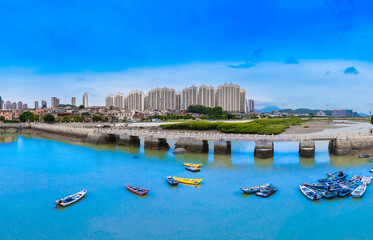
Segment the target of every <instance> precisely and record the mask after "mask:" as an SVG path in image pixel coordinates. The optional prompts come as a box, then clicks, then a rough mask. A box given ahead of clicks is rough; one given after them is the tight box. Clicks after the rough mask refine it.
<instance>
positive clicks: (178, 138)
mask: <svg viewBox="0 0 373 240" xmlns="http://www.w3.org/2000/svg"><path fill="white" fill-rule="evenodd" d="M0 132H21V133H30V134H37V135H42V136H45V137H52V138H57V139H63V140H70V141H80V142H86V143H93V144H105V143H115V144H119V145H123V146H140V138H143V139H144V148H146V149H153V150H168V149H170V145H169V142H168V140H169V139H172V140H175V149H174V152H175V153H179V154H180V153H208V152H209V146H211V144H209V142H213V148H214V153H215V154H230V152H231V142H232V141H250V142H255V150H254V155H255V156H256V157H258V158H271V157H273V154H274V142H284V141H287V142H289V141H298V142H299V155H300V156H301V157H311V158H312V157H314V155H315V149H316V147H315V141H318V140H325V141H329V151H330V152H331V153H332V154H335V155H347V154H365V153H368V154H373V134H372V133H371V132H366V133H360V132H359V133H343V134H342V133H334V134H319V135H316V134H312V135H305V134H281V135H276V136H273V135H272V136H264V135H250V134H222V133H205V132H197V133H196V132H194V133H187V132H175V131H171V132H168V131H164V130H162V131H159V130H154V129H141V130H132V129H125V128H110V127H109V128H107V127H106V128H102V127H95V126H94V125H92V124H91V125H89V126H88V127H85V126H84V125H82V124H80V125H74V124H0Z"/></svg>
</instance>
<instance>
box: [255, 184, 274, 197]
mask: <svg viewBox="0 0 373 240" xmlns="http://www.w3.org/2000/svg"><path fill="white" fill-rule="evenodd" d="M275 192H277V189H276V188H275V187H274V186H269V187H266V188H261V189H259V191H258V192H256V193H255V195H257V196H258V197H263V198H266V197H269V196H271V195H272V194H274V193H275Z"/></svg>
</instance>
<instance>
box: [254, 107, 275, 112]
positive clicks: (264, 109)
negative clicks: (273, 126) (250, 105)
mask: <svg viewBox="0 0 373 240" xmlns="http://www.w3.org/2000/svg"><path fill="white" fill-rule="evenodd" d="M279 110H280V108H279V107H277V106H268V107H265V108H261V109H255V112H261V113H270V112H272V111H279Z"/></svg>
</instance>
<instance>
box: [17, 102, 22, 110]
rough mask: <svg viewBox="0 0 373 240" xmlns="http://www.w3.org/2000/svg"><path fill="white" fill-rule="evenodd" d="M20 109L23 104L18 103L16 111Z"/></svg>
mask: <svg viewBox="0 0 373 240" xmlns="http://www.w3.org/2000/svg"><path fill="white" fill-rule="evenodd" d="M22 107H23V103H22V102H21V101H19V102H18V104H17V109H22Z"/></svg>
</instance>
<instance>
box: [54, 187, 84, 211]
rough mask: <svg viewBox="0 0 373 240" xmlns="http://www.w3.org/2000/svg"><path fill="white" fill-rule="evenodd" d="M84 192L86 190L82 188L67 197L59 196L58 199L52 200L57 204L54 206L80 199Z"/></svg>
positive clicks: (66, 204)
mask: <svg viewBox="0 0 373 240" xmlns="http://www.w3.org/2000/svg"><path fill="white" fill-rule="evenodd" d="M86 193H87V190H83V191H80V192H77V193H75V194H73V195H70V196H68V197H65V198H61V199H60V200H57V201H54V202H55V203H56V204H57V205H56V207H57V206H61V207H66V206H69V205H71V204H73V203H75V202H77V201H79V200H80V199H82V197H84V195H85V194H86Z"/></svg>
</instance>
